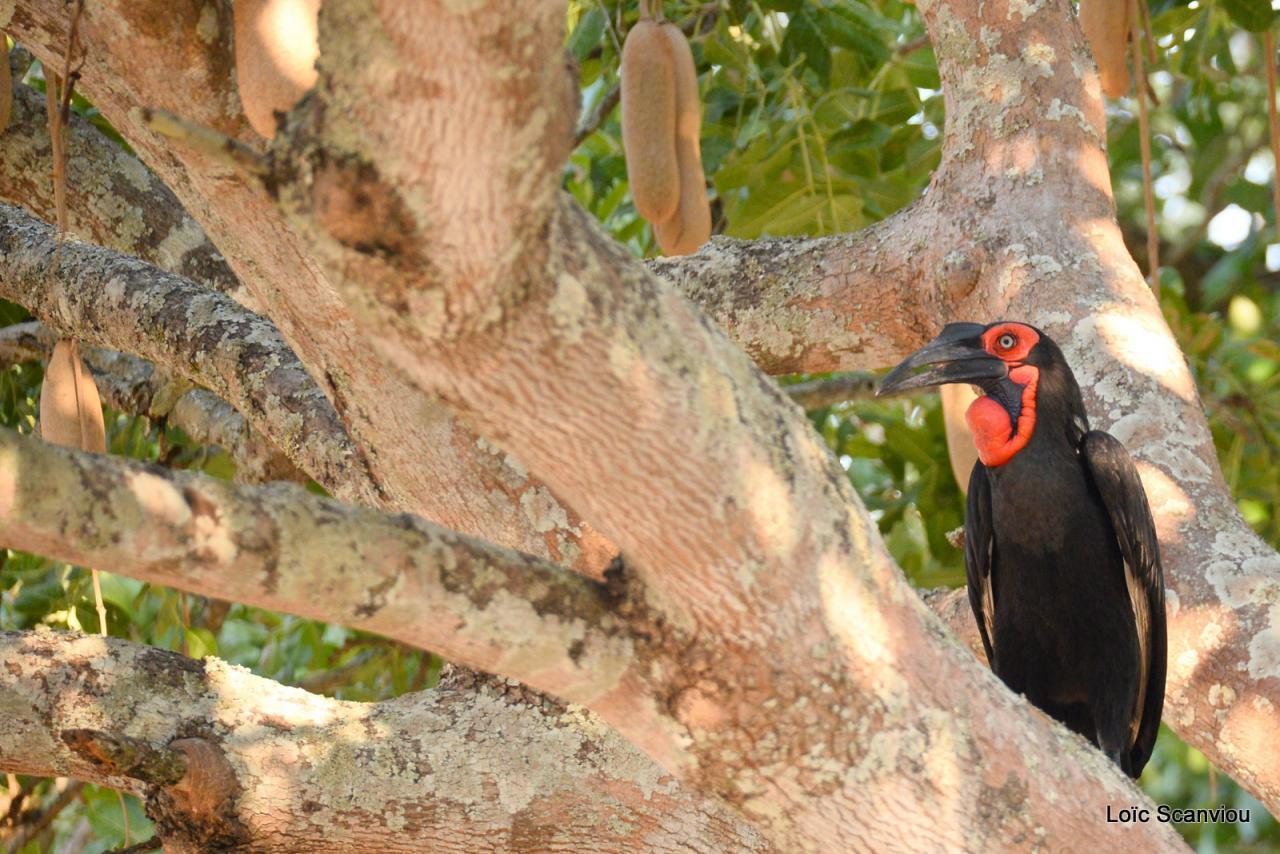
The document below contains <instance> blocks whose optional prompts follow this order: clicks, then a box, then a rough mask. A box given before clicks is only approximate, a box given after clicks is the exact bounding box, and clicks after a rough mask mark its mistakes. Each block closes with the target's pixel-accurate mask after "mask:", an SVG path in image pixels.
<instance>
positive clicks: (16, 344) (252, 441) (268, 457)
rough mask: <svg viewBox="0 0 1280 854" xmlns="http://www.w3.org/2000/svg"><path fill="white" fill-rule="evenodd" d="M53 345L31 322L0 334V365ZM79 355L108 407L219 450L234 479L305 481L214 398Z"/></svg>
mask: <svg viewBox="0 0 1280 854" xmlns="http://www.w3.org/2000/svg"><path fill="white" fill-rule="evenodd" d="M56 341H57V335H56V334H55V333H54V332H53V330H51V329H49V328H48V327H46V326H44V325H42V324H40V323H39V322H36V321H30V322H27V323H19V324H15V325H13V326H7V327H5V328H3V329H0V366H4V367H7V366H10V365H15V364H18V363H21V362H27V361H34V360H42V359H45V358H48V355H49V351H50V350H52V349H53V345H54V343H55V342H56ZM83 354H84V360H85V364H86V365H88V367H89V370H90V371H92V372H93V377H94V380H95V381H96V383H97V386H98V390H99V391H100V392H101V394H102V399H103V401H104V402H105V403H106V404H107V405H108V406H111V407H113V408H115V409H118V410H120V411H121V412H127V413H129V414H131V415H143V416H146V417H147V418H150V419H153V420H161V421H163V422H164V423H165V424H168V425H171V426H174V427H178V428H180V429H182V430H183V431H184V432H185V433H186V434H187V435H188V436H190V437H191V439H192V440H193V441H195V442H196V443H197V444H200V445H206V446H217V447H219V448H221V449H222V450H224V451H226V452H227V454H228V455H229V456H230V457H231V459H232V461H234V462H235V465H236V480H238V481H241V482H244V483H260V482H262V481H267V480H293V481H300V482H305V480H306V476H305V475H303V474H302V472H300V471H299V470H298V468H297V467H296V466H295V465H294V464H293V463H292V462H291V461H290V460H289V459H288V458H287V457H285V456H284V455H283V454H282V453H280V451H279V450H277V449H276V447H275V446H274V445H272V444H271V443H270V442H268V441H267V440H266V439H264V438H262V436H261V435H259V434H258V433H257V432H256V431H254V430H253V429H252V428H250V427H249V424H248V422H247V421H246V420H245V419H244V416H242V415H241V414H240V413H239V412H236V411H235V409H233V408H232V407H231V406H230V405H229V404H228V403H227V402H226V401H224V400H222V399H221V398H219V397H218V396H217V395H214V394H212V393H211V392H208V391H206V390H204V389H201V388H194V387H192V385H191V383H190V381H188V380H186V379H183V378H181V377H178V376H176V375H175V374H174V373H173V372H172V371H169V370H166V369H164V368H157V367H156V366H155V365H153V364H151V363H150V362H146V361H143V360H142V359H139V358H137V357H135V356H130V355H128V354H127V353H119V352H116V351H114V350H104V349H101V348H98V347H86V348H84V349H83Z"/></svg>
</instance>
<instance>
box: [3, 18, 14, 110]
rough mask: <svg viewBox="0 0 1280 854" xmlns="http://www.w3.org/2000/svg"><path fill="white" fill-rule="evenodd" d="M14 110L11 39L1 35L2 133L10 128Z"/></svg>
mask: <svg viewBox="0 0 1280 854" xmlns="http://www.w3.org/2000/svg"><path fill="white" fill-rule="evenodd" d="M12 109H13V80H12V78H11V77H10V75H9V39H8V37H7V36H5V34H4V33H0V132H3V131H4V129H5V128H7V127H8V126H9V112H10V111H11V110H12Z"/></svg>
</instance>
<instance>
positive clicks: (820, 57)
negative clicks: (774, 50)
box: [781, 9, 831, 86]
mask: <svg viewBox="0 0 1280 854" xmlns="http://www.w3.org/2000/svg"><path fill="white" fill-rule="evenodd" d="M801 57H803V58H804V62H805V65H807V66H809V68H812V69H813V71H814V73H816V74H817V75H818V79H819V80H820V81H821V82H822V84H823V85H824V86H825V85H826V84H827V83H829V82H830V80H831V45H830V43H829V42H828V41H827V37H826V35H825V34H824V33H823V31H822V29H821V27H819V26H818V22H817V21H816V20H815V19H814V17H813V13H811V12H810V11H809V10H808V9H802V10H800V11H799V12H796V13H795V14H794V15H792V16H791V21H790V22H789V23H788V24H787V34H786V36H785V37H784V38H783V39H782V57H781V59H782V62H783V64H785V65H792V64H793V63H795V62H796V61H798V60H799V59H800V58H801Z"/></svg>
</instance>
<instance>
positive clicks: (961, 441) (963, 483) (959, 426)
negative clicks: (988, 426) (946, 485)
mask: <svg viewBox="0 0 1280 854" xmlns="http://www.w3.org/2000/svg"><path fill="white" fill-rule="evenodd" d="M938 393H939V394H940V395H942V420H943V423H944V424H945V425H946V428H947V456H949V457H950V458H951V474H952V475H953V476H954V477H955V479H956V483H957V484H959V486H960V491H961V492H962V493H964V494H968V492H969V475H971V474H973V464H974V463H976V462H977V461H978V447H977V445H975V444H974V443H973V433H971V432H970V431H969V425H968V424H967V423H966V422H965V420H964V414H965V411H966V410H968V408H969V404H971V403H973V402H974V401H975V400H977V399H978V395H977V394H976V393H974V391H973V387H972V386H967V385H957V384H954V383H952V384H949V385H944V386H941V387H940V388H939V389H938Z"/></svg>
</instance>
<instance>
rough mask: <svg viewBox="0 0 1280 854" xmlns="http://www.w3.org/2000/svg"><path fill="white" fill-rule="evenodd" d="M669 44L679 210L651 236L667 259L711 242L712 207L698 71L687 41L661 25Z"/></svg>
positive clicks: (675, 29) (670, 26)
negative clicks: (673, 78)
mask: <svg viewBox="0 0 1280 854" xmlns="http://www.w3.org/2000/svg"><path fill="white" fill-rule="evenodd" d="M661 27H662V34H663V35H664V36H666V38H667V41H668V42H669V43H670V44H671V52H672V54H673V56H674V59H675V70H676V164H677V166H678V167H679V170H680V206H679V209H678V210H677V211H676V215H675V216H674V217H673V218H672V219H671V220H668V221H665V222H654V228H653V233H654V235H655V236H656V237H657V238H658V245H659V246H661V247H662V251H663V253H664V254H667V255H688V254H689V253H691V252H697V251H698V248H699V247H700V246H702V244H704V243H706V242H707V241H708V240H709V239H710V238H711V205H710V203H708V202H707V178H706V175H704V174H703V172H702V101H701V100H700V99H699V98H698V69H697V67H696V66H695V65H694V63H693V51H691V50H690V49H689V41H688V39H686V38H685V37H684V33H682V32H681V31H680V28H679V27H677V26H676V25H675V24H671V23H664V24H662V25H661Z"/></svg>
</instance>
